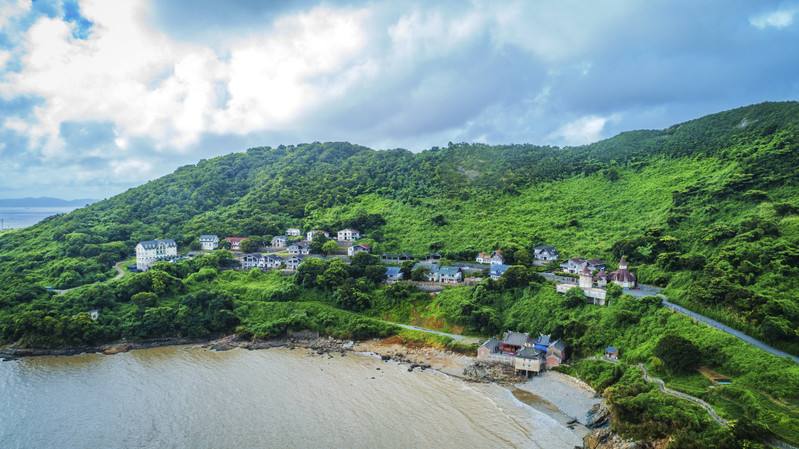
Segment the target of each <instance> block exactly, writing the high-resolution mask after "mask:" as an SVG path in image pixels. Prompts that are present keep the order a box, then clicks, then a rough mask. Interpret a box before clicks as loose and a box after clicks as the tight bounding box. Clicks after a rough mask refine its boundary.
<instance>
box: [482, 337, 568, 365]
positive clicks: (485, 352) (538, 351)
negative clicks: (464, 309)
mask: <svg viewBox="0 0 799 449" xmlns="http://www.w3.org/2000/svg"><path fill="white" fill-rule="evenodd" d="M550 340H551V339H550V336H549V335H540V336H539V337H538V338H536V339H533V338H532V337H530V334H527V333H523V332H513V331H507V332H505V334H504V335H503V336H502V339H501V340H499V339H496V338H490V339H488V340H486V341H485V342H484V343H483V344H482V345H480V347H479V348H477V359H478V360H482V361H488V362H498V363H504V364H506V365H512V366H513V368H514V370H515V371H516V372H517V373H519V372H521V373H525V374H527V375H530V374H537V373H539V372H541V371H543V370H544V369H545V368H553V367H555V366H558V365H560V364H561V363H563V361H564V360H565V359H566V352H565V351H566V345H565V344H564V343H563V342H562V341H560V340H557V341H554V342H552V341H550Z"/></svg>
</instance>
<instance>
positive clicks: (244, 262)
mask: <svg viewBox="0 0 799 449" xmlns="http://www.w3.org/2000/svg"><path fill="white" fill-rule="evenodd" d="M239 262H240V263H241V268H242V269H244V270H251V269H253V268H258V264H259V263H260V262H261V255H260V254H255V253H252V254H250V253H248V254H242V256H241V258H240V259H239Z"/></svg>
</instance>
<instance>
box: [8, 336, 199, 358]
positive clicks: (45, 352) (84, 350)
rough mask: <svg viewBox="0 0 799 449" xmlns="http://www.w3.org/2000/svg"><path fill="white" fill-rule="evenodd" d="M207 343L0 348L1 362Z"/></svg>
mask: <svg viewBox="0 0 799 449" xmlns="http://www.w3.org/2000/svg"><path fill="white" fill-rule="evenodd" d="M205 341H207V340H198V339H196V338H158V339H153V340H144V341H137V342H116V343H109V344H105V345H100V346H78V347H73V348H24V347H16V346H13V345H11V346H7V347H4V348H0V361H2V360H15V359H19V358H23V357H41V356H70V355H79V354H106V355H113V354H118V353H121V352H128V351H132V350H134V349H149V348H158V347H161V346H178V345H191V344H201V343H203V342H205Z"/></svg>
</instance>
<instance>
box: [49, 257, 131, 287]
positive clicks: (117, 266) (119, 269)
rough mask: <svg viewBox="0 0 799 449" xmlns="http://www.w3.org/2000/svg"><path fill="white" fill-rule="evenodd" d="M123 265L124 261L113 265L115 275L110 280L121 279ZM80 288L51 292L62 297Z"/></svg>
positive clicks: (123, 270)
mask: <svg viewBox="0 0 799 449" xmlns="http://www.w3.org/2000/svg"><path fill="white" fill-rule="evenodd" d="M124 263H125V261H124V260H123V261H122V262H117V263H116V264H115V265H114V269H115V270H116V271H117V274H116V275H115V276H114V277H113V278H112V279H111V280H112V281H113V280H117V279H122V276H124V275H125V268H124V267H123V266H122V265H123V264H124ZM81 287H83V285H78V286H77V287H72V288H66V289H63V290H53V291H54V292H55V294H56V295H63V294H64V293H67V292H71V291H72V290H75V289H76V288H81Z"/></svg>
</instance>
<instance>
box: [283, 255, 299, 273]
mask: <svg viewBox="0 0 799 449" xmlns="http://www.w3.org/2000/svg"><path fill="white" fill-rule="evenodd" d="M302 259H303V257H302V256H291V257H289V258H288V259H286V260H285V261H284V262H285V264H286V269H287V270H291V271H297V268H298V267H299V266H300V264H301V263H302Z"/></svg>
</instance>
